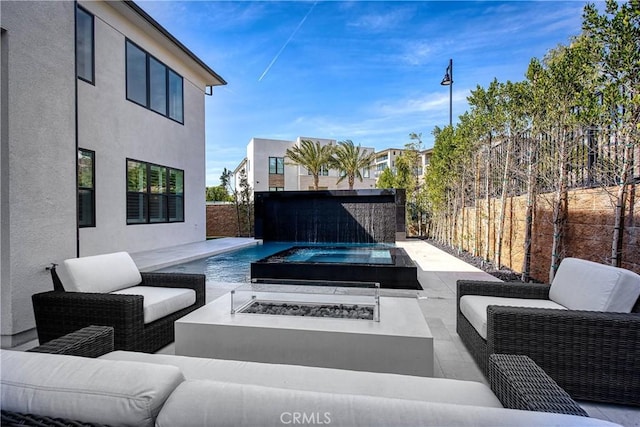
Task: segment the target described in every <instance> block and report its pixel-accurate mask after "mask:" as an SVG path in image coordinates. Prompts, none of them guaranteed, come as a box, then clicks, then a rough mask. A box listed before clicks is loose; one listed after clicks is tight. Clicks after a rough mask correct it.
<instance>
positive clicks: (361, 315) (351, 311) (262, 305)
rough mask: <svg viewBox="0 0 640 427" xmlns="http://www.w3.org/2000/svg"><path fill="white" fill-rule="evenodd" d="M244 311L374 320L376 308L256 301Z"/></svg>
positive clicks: (243, 311)
mask: <svg viewBox="0 0 640 427" xmlns="http://www.w3.org/2000/svg"><path fill="white" fill-rule="evenodd" d="M241 312H242V313H253V314H275V315H279V316H311V317H333V318H338V319H364V320H373V314H374V308H373V307H372V306H361V305H345V304H333V305H328V304H327V305H319V304H294V303H274V302H262V301H256V302H254V303H252V304H250V305H249V306H247V307H246V308H244V309H243V310H242V311H241Z"/></svg>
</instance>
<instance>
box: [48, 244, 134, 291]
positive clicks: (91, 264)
mask: <svg viewBox="0 0 640 427" xmlns="http://www.w3.org/2000/svg"><path fill="white" fill-rule="evenodd" d="M56 272H57V273H58V277H59V278H60V281H61V282H62V286H64V290H65V291H67V292H95V293H109V292H113V291H117V290H119V289H124V288H128V287H131V286H135V285H138V284H140V282H142V276H141V275H140V271H138V267H137V266H136V264H135V262H133V259H131V256H130V255H129V254H128V253H127V252H115V253H111V254H104V255H94V256H87V257H82V258H71V259H67V260H64V261H63V262H62V264H60V265H59V266H58V268H57V269H56Z"/></svg>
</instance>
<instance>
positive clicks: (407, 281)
mask: <svg viewBox="0 0 640 427" xmlns="http://www.w3.org/2000/svg"><path fill="white" fill-rule="evenodd" d="M251 278H252V279H256V280H260V281H268V280H270V281H272V282H274V283H278V281H281V280H300V279H304V280H310V281H317V282H326V283H336V282H342V283H345V282H352V283H354V282H364V283H379V284H380V287H381V288H391V289H422V286H421V285H420V283H419V282H418V269H417V267H416V265H415V263H414V262H413V260H412V259H411V258H410V257H409V255H408V254H407V253H406V252H405V251H404V249H402V248H398V247H395V246H391V245H388V244H387V245H380V244H374V245H360V246H346V245H343V244H331V245H326V246H320V247H318V246H309V245H307V244H304V245H302V246H299V245H298V244H296V245H295V246H293V247H291V248H288V249H285V250H283V251H280V252H278V253H276V254H274V255H271V256H267V257H265V258H262V259H260V260H258V261H253V262H251Z"/></svg>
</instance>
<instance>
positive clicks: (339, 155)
mask: <svg viewBox="0 0 640 427" xmlns="http://www.w3.org/2000/svg"><path fill="white" fill-rule="evenodd" d="M374 156H375V153H374V152H371V153H368V152H367V151H366V150H363V149H362V147H360V145H358V146H357V147H356V146H355V145H354V144H353V141H351V140H350V139H347V140H346V141H340V142H339V143H338V146H337V147H336V149H335V152H334V154H333V160H332V162H331V164H332V166H333V167H335V168H336V169H338V170H339V171H340V178H339V179H338V182H337V183H340V182H342V181H343V180H344V179H345V178H347V182H348V183H349V190H353V184H354V182H355V180H356V178H358V179H359V180H360V182H362V173H361V172H360V170H361V169H364V168H367V167H369V165H371V162H372V161H373V157H374Z"/></svg>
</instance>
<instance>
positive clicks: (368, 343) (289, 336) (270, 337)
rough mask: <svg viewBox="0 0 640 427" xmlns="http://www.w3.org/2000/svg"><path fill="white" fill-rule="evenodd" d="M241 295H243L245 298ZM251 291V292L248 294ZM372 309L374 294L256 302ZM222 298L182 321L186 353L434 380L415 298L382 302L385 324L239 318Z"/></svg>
mask: <svg viewBox="0 0 640 427" xmlns="http://www.w3.org/2000/svg"><path fill="white" fill-rule="evenodd" d="M239 294H241V293H237V297H240V296H241V295H239ZM247 294H249V292H247ZM251 296H255V301H262V302H264V301H278V303H279V304H283V303H288V302H290V303H291V304H294V303H295V304H300V303H308V305H310V306H313V305H327V306H333V305H340V304H343V305H345V306H346V305H358V306H367V305H369V306H370V303H371V297H363V296H357V295H336V294H322V295H318V294H312V295H310V294H302V293H273V292H264V293H262V292H258V293H255V292H254V293H252V294H251V295H244V297H245V298H246V299H247V300H249V299H250V298H251ZM229 300H230V297H229V296H228V295H225V296H222V297H220V298H218V299H216V300H214V301H213V302H211V303H209V304H207V305H205V306H204V307H201V308H200V309H198V310H196V311H194V312H192V313H190V314H188V315H187V316H185V317H183V318H182V319H179V320H178V321H176V323H175V328H176V341H175V347H176V349H175V352H176V354H179V355H184V356H199V357H209V358H217V359H231V360H246V361H254V362H266V363H285V364H293V365H305V366H319V367H328V368H339V369H350V370H357V371H370V372H389V373H397V374H407V375H418V376H433V336H432V335H431V331H430V330H429V327H428V326H427V323H426V321H425V319H424V316H423V315H422V312H421V311H420V307H419V306H418V302H417V300H416V299H414V298H396V297H380V299H379V300H380V319H379V321H378V322H376V321H374V320H365V319H354V318H331V317H310V316H299V315H298V316H296V315H274V314H254V313H245V312H241V311H240V312H236V313H234V314H232V313H231V310H230V303H229Z"/></svg>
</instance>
